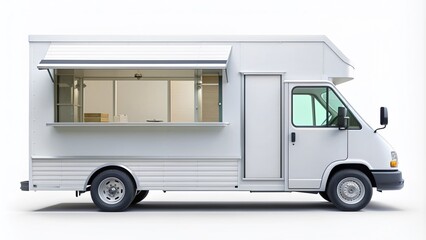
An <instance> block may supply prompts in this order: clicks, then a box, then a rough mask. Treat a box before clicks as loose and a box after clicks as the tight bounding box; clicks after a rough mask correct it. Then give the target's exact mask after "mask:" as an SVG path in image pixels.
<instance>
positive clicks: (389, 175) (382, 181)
mask: <svg viewBox="0 0 426 240" xmlns="http://www.w3.org/2000/svg"><path fill="white" fill-rule="evenodd" d="M372 174H373V176H374V180H375V181H376V187H377V190H378V191H382V190H399V189H401V188H403V187H404V179H402V173H401V172H400V171H372Z"/></svg>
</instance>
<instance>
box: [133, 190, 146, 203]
mask: <svg viewBox="0 0 426 240" xmlns="http://www.w3.org/2000/svg"><path fill="white" fill-rule="evenodd" d="M148 193H149V191H148V190H143V191H139V192H138V193H137V194H136V196H135V198H134V199H133V202H132V205H134V204H137V203H138V202H140V201H142V200H144V199H145V198H146V196H148Z"/></svg>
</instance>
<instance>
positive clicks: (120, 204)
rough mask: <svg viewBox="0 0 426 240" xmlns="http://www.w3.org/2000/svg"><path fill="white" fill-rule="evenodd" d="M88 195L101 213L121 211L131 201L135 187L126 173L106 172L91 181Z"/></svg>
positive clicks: (117, 171)
mask: <svg viewBox="0 0 426 240" xmlns="http://www.w3.org/2000/svg"><path fill="white" fill-rule="evenodd" d="M90 195H91V196H92V200H93V202H94V203H95V205H96V206H97V207H98V208H99V209H101V210H102V211H106V212H117V211H123V210H125V209H126V208H127V207H128V206H129V205H130V203H132V201H133V198H134V196H135V186H134V184H133V181H132V179H131V178H130V177H129V176H128V175H127V174H126V173H124V172H122V171H119V170H106V171H104V172H101V173H100V174H98V175H97V176H96V177H95V178H94V179H93V182H92V187H91V190H90Z"/></svg>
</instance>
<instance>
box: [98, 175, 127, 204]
mask: <svg viewBox="0 0 426 240" xmlns="http://www.w3.org/2000/svg"><path fill="white" fill-rule="evenodd" d="M125 192H126V191H125V187H124V184H123V182H122V181H121V180H120V179H118V178H116V177H109V178H106V179H104V180H103V181H102V182H101V183H100V184H99V188H98V194H99V197H100V199H101V200H102V201H103V202H105V203H107V204H116V203H118V202H120V201H121V200H122V199H123V196H124V194H125Z"/></svg>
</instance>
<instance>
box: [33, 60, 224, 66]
mask: <svg viewBox="0 0 426 240" xmlns="http://www.w3.org/2000/svg"><path fill="white" fill-rule="evenodd" d="M227 62H228V61H227V60H41V61H40V65H43V64H54V65H55V64H76V65H79V64H106V65H108V64H226V63H227Z"/></svg>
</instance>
